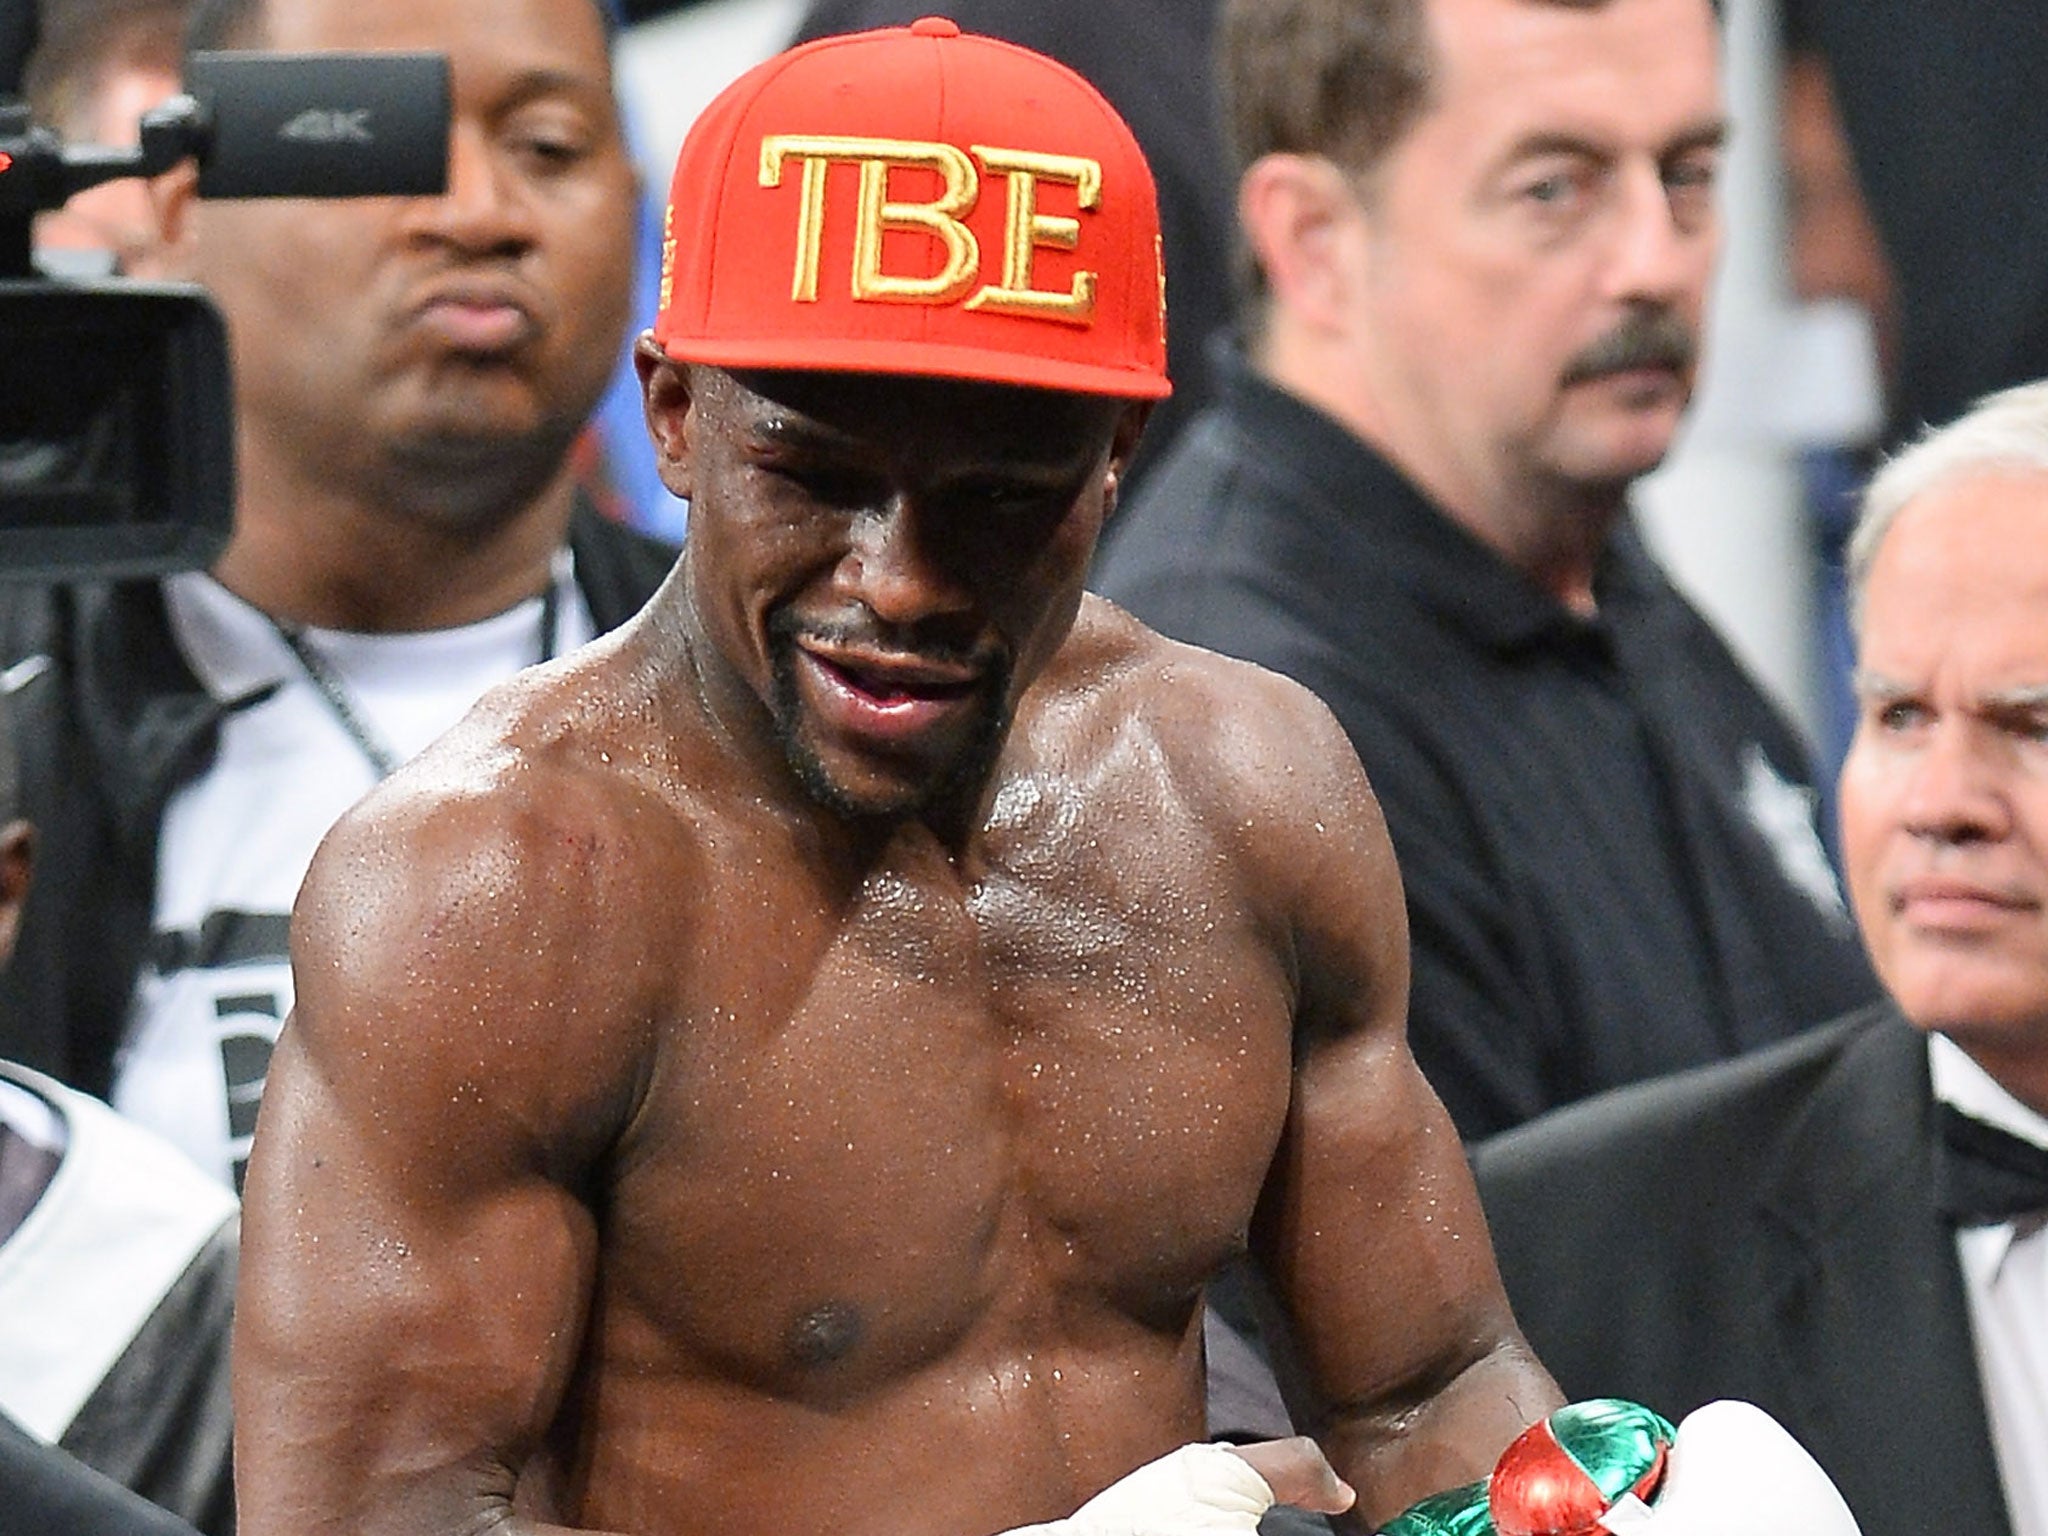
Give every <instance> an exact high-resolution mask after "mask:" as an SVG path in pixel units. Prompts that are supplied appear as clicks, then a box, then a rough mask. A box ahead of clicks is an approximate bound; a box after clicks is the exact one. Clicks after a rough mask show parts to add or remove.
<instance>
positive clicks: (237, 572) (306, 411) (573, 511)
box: [0, 0, 673, 1183]
mask: <svg viewBox="0 0 2048 1536" xmlns="http://www.w3.org/2000/svg"><path fill="white" fill-rule="evenodd" d="M187 42H188V45H189V46H191V47H193V48H195V49H196V48H206V49H215V48H264V49H273V50H277V51H286V52H289V51H308V50H325V49H352V50H382V49H430V50H439V51H443V52H446V53H447V54H448V55H449V57H450V62H451V66H452V75H453V93H454V94H453V111H454V117H453V125H452V128H451V141H450V149H449V155H450V160H449V182H448V188H447V191H446V193H445V195H443V196H439V197H417V198H373V199H361V200H336V201H309V200H297V201H277V202H258V201H251V202H204V201H201V200H200V199H199V198H198V197H197V196H196V173H195V172H194V171H193V170H192V169H191V168H190V167H186V168H185V169H183V170H180V171H176V172H173V173H171V174H169V175H167V176H165V177H162V178H159V179H158V180H157V181H156V182H154V183H152V198H153V200H154V202H155V205H156V211H157V215H158V226H159V234H160V238H161V240H162V242H163V251H162V255H163V261H164V264H165V267H166V268H167V269H168V270H169V271H170V272H171V273H173V274H174V275H177V276H182V277H186V278H190V279H192V280H195V281H197V282H199V283H202V284H203V285H205V286H206V287H207V288H208V289H209V290H210V291H211V292H212V294H213V296H214V298H215V300H216V301H217V302H218V304H219V305H220V307H221V309H222V311H223V312H224V314H225V315H226V317H227V321H228V328H229V333H230V340H231V347H232V352H233V359H234V365H235V398H236V409H237V423H236V455H237V478H238V492H237V505H236V513H235V526H234V531H233V535H232V537H231V539H230V540H229V543H228V545H227V547H226V549H225V551H224V552H223V553H222V555H221V556H220V558H219V560H218V561H217V562H216V563H215V565H214V567H213V569H212V570H211V571H210V572H205V573H201V572H187V573H181V574H178V575H174V576H170V577H168V578H163V579H160V580H146V581H125V582H103V583H80V584H73V585H66V586H59V587H50V588H42V589H36V588H20V589H4V590H0V660H4V661H5V662H7V663H9V664H12V665H13V666H15V667H16V668H17V669H18V670H17V672H16V676H17V678H21V677H24V676H27V675H30V674H37V673H40V675H37V676H35V677H34V680H33V681H32V682H29V683H27V685H26V686H25V687H24V688H23V689H22V691H21V694H20V700H19V708H20V718H21V727H22V749H23V755H24V758H25V764H24V769H25V771H24V794H25V810H26V813H27V814H28V815H29V816H30V817H31V818H32V819H33V820H35V822H36V823H37V824H38V826H39V827H40V829H41V836H42V839H43V841H42V844H41V859H42V864H43V868H44V870H45V871H46V878H45V879H43V880H41V881H39V882H38V884H37V886H36V888H35V890H34V892H33V893H32V894H31V897H30V901H29V907H28V910H27V913H26V915H25V918H24V922H23V929H22V934H21V946H20V950H19V952H18V954H17V957H16V961H15V964H14V966H13V968H12V970H11V971H10V972H9V974H8V976H7V977H6V979H5V982H4V984H0V985H4V987H5V989H6V992H7V994H8V995H7V996H6V997H5V998H4V999H0V1003H4V1008H0V1013H4V1016H5V1018H6V1024H5V1026H4V1028H0V1055H6V1056H9V1057H12V1058H14V1059H17V1060H20V1061H22V1062H24V1063H26V1064H27V1065H29V1066H31V1067H35V1068H38V1069H40V1070H42V1071H44V1072H46V1073H48V1074H49V1075H50V1076H53V1077H56V1078H58V1079H59V1080H61V1081H63V1082H66V1083H69V1084H71V1085H73V1086H76V1087H79V1088H83V1089H85V1090H87V1091H89V1092H94V1093H99V1094H103V1095H110V1096H111V1098H112V1100H113V1102H114V1104H115V1106H116V1107H117V1108H119V1109H121V1110H122V1111H123V1112H124V1113H127V1114H129V1115H130V1116H132V1117H133V1118H135V1119H138V1120H140V1121H142V1122H143V1123H145V1124H148V1125H151V1126H153V1127H154V1128H155V1129H157V1130H159V1131H160V1132H162V1133H164V1134H165V1135H167V1136H168V1137H169V1138H170V1139H171V1140H172V1141H173V1142H175V1143H177V1144H179V1145H180V1146H182V1147H183V1148H184V1149H185V1150H186V1151H187V1152H188V1153H190V1154H191V1155H192V1156H193V1157H194V1158H195V1159H196V1160H197V1161H199V1163H200V1164H201V1166H202V1167H205V1168H207V1169H209V1170H210V1171H211V1172H213V1173H214V1174H215V1175H216V1176H218V1177H220V1178H222V1179H223V1180H226V1181H230V1182H235V1183H238V1182H239V1178H240V1170H241V1163H242V1159H243V1158H244V1157H245V1156H246V1153H247V1149H248V1140H249V1135H250V1132H251V1131H252V1129H253V1123H254V1113H255V1104H256V1097H257V1094H258V1091H259V1090H260V1088H261V1084H262V1080H263V1076H264V1072H265V1069H266V1066H267V1062H268V1057H269V1050H270V1044H271V1042H272V1040H273V1039H274V1038H275V1036H276V1032H277V1029H278V1026H279V1025H280V1023H281V1022H282V1020H283V1017H284V1015H285V1013H286V1011H287V1010H288V1008H289V1007H290V1003H291V977H290V971H289V967H288V964H287V959H286V947H285V933H286V926H287V918H288V914H289V912H290V908H291V901H292V897H293V896H294V894H295V893H296V890H297V887H298V883H299V880H300V878H301V876H302V875H303V873H304V870H305V867H306V864H307V861H308V860H309V858H310V857H311V854H312V851H313V849H314V847H315V845H316V844H317V843H318V841H319V839H320V837H321V836H322V835H323V834H324V833H325V831H326V829H327V828H328V826H329V825H330V824H331V823H332V822H333V820H334V819H335V818H336V817H337V816H338V815H339V814H340V813H341V812H342V811H343V810H344V809H346V808H347V807H348V806H349V805H350V804H351V803H353V801H354V800H355V799H357V798H358V797H359V796H360V795H361V794H363V793H364V792H365V791H366V790H368V789H369V788H370V787H371V786H372V785H373V784H374V783H375V782H377V780H378V779H379V778H381V777H383V776H384V775H385V774H386V773H388V772H390V771H391V770H392V769H393V768H394V767H395V766H396V765H398V764H399V763H401V762H403V761H404V760H405V759H406V758H408V757H410V756H411V755H412V754H413V753H415V752H417V751H418V750H419V749H420V748H421V747H423V746H424V745H425V744H426V743H427V741H428V740H430V739H431V738H432V737H434V736H436V735H438V734H439V733H440V732H441V731H442V730H443V729H445V728H446V727H447V726H448V725H450V724H452V723H453V722H454V720H455V719H456V718H457V717H459V716H460V715H461V714H462V713H463V712H464V710H465V709H466V708H467V707H468V705H469V704H470V703H471V702H472V701H474V699H475V698H476V697H477V696H478V695H479V694H480V693H481V692H482V691H483V690H484V689H485V688H486V687H487V686H489V685H490V684H492V683H494V682H496V681H498V680H500V679H502V678H503V677H505V676H507V675H509V674H510V673H512V672H513V671H515V670H517V669H519V668H521V667H524V666H526V665H529V664H531V663H533V662H535V661H539V660H542V659H544V658H548V657H552V656H556V655H560V654H561V653H563V652H565V651H567V650H569V649H570V648H572V647H573V646H575V645H577V644H579V643H581V642H582V641H584V640H585V639H588V638H589V637H591V636H592V635H593V634H595V633H597V632H599V631H602V630H605V629H608V628H610V627H612V626H613V625H615V624H617V623H619V622H620V621H622V620H623V619H625V618H626V617H628V616H629V615H630V614H631V613H632V612H633V611H634V610H635V609H636V608H637V607H638V606H639V605H640V603H641V601H642V600H643V599H644V598H645V597H646V596H647V594H648V593H649V592H651V591H652V590H653V588H654V586H655V585H657V584H658V582H659V580H660V578H661V577H662V576H663V575H664V574H665V573H666V571H667V569H668V566H669V564H670V563H671V560H672V558H673V552H672V551H671V550H669V549H668V548H666V547H665V546H661V545H657V544H654V543H652V542H650V541H647V540H644V539H641V538H639V537H637V536H635V535H632V534H630V533H628V532H626V531H625V530H623V529H620V528H618V527H617V526H615V525H611V524H607V523H605V522H603V520H602V519H600V518H599V517H598V516H597V515H596V514H595V512H594V511H593V510H592V509H591V508H590V507H588V505H586V504H585V503H584V502H583V501H582V499H581V498H580V497H579V495H578V493H577V491H576V488H575V484H574V481H573V478H572V471H571V468H570V464H569V451H570V448H571V445H572V443H573V442H574V440H575V438H576V436H577V434H578V431H579V429H580V428H581V427H582V425H583V423H584V420H585V418H586V416H587V415H588V414H589V412H590V409H591V406H592V404H593V402H594V401H595V400H596V399H597V397H598V394H599V392H600V390H601V389H602V388H603V386H604V383H605V380H606V377H607V375H608V373H609V371H610V369H611V366H612V363H613V360H614V359H615V358H616V357H617V355H618V349H619V346H620V343H621V341H622V338H623V333H624V327H625V325H626V322H627V318H628V307H629V274H630V270H631V259H630V258H631V249H630V239H631V232H632V217H633V200H634V197H635V195H636V189H635V185H634V180H633V173H632V170H631V168H630V165H629V162H628V159H627V155H626V151H625V148H624V145H623V144H622V142H621V136H620V131H619V123H618V118H617V113H616V108H615V104H614V101H613V97H612V90H611V70H610V60H609V36H608V27H607V23H606V20H605V18H604V16H603V14H602V11H601V8H600V5H599V3H598V0H513V3H507V0H200V3H199V4H198V5H197V6H196V7H195V9H194V14H193V16H192V18H191V23H190V26H189V28H188V32H187Z"/></svg>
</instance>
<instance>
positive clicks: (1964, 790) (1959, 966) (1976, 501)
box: [1841, 471, 2048, 1081]
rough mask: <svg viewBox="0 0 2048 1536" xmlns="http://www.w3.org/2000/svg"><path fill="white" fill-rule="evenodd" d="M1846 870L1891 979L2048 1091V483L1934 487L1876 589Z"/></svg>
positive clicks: (1896, 529)
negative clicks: (2025, 1069) (2018, 1061)
mask: <svg viewBox="0 0 2048 1536" xmlns="http://www.w3.org/2000/svg"><path fill="white" fill-rule="evenodd" d="M1857 684H1858V691H1859V695H1860V711H1859V716H1858V722H1857V729H1856V735H1855V739H1854V741H1853V743H1852V744H1851V746H1850V749H1849V755H1848V759H1847V761H1846V762H1845V763H1844V765H1843V770H1842V785H1841V804H1842V833H1843V853H1844V861H1845V863H1846V865H1847V869H1848V875H1849V889H1850V894H1851V896H1852V898H1853V899H1854V901H1855V905H1856V916H1857V920H1858V922H1859V923H1860V924H1861V926H1862V929H1863V933H1864V937H1865V940H1866V942H1867V943H1868V945H1869V947H1870V952H1871V957H1872V959H1873V960H1874V961H1875V962H1876V965H1877V969H1878V974H1879V975H1880V976H1881V977H1882V978H1883V980H1884V983H1885V986H1886V987H1887V988H1888V989H1889V990H1890V991H1891V993H1892V994H1893V996H1894V997H1896V998H1897V999H1898V1001H1899V1004H1900V1006H1901V1007H1902V1008H1903V1009H1904V1010H1905V1012H1906V1014H1907V1016H1908V1017H1909V1018H1911V1019H1912V1020H1913V1021H1914V1022H1915V1023H1916V1024H1919V1025H1920V1026H1922V1027H1923V1028H1934V1029H1941V1030H1944V1031H1946V1032H1948V1033H1949V1034H1951V1035H1953V1036H1955V1037H1956V1039H1957V1040H1958V1041H1959V1042H1960V1043H1962V1044H1963V1045H1964V1046H1965V1047H1966V1048H1968V1049H1969V1050H1970V1051H1971V1052H1972V1054H1973V1055H1976V1056H1977V1057H1978V1059H1979V1060H1980V1061H1983V1062H1984V1064H1985V1065H1986V1067H1987V1068H1989V1069H1991V1070H1992V1071H1993V1073H1994V1075H1998V1076H2000V1077H2001V1078H2005V1079H2007V1080H2009V1081H2010V1080H2012V1079H2011V1078H2009V1077H2008V1074H2007V1073H2005V1072H2002V1071H2000V1070H1999V1067H1998V1066H1996V1065H1994V1060H1993V1058H1997V1057H2014V1056H2025V1057H2029V1058H2031V1059H2032V1060H2033V1061H2035V1062H2036V1063H2037V1064H2038V1065H2037V1066H2036V1067H2035V1073H2036V1080H2040V1081H2048V473H2042V472H2038V471H2036V472H2030V473H2019V472H2009V473H2000V474H1983V473H1978V474H1974V475H1971V476H1969V477H1967V478H1963V479H1959V480H1956V481H1953V482H1950V483H1948V484H1946V485H1939V486H1937V487H1935V488H1934V489H1932V490H1930V491H1927V492H1925V493H1923V494H1922V495H1921V496H1920V497H1918V498H1916V499H1915V500H1914V501H1913V502H1912V503H1910V504H1909V505H1908V506H1907V507H1906V509H1905V510H1904V511H1903V512H1901V513H1900V514H1899V517H1898V520H1897V521H1896V522H1895V523H1894V524H1893V526H1892V528H1891V529H1890V531H1889V532H1888V533H1887V534H1886V536H1885V539H1884V542H1883V543H1882V544H1881V545H1880V546H1879V549H1878V553H1877V557H1876V559H1875V560H1874V562H1873V563H1872V565H1871V568H1870V573H1869V578H1868V582H1867V585H1866V587H1865V590H1864V601H1863V621H1862V640H1861V648H1860V656H1859V665H1858V677H1857Z"/></svg>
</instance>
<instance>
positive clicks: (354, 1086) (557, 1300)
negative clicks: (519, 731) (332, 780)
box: [235, 772, 644, 1536]
mask: <svg viewBox="0 0 2048 1536" xmlns="http://www.w3.org/2000/svg"><path fill="white" fill-rule="evenodd" d="M485 777H486V778H487V779H488V778H489V777H490V776H489V775H486V776H485ZM514 777H515V778H516V775H514ZM558 777H559V776H558ZM545 788H547V789H548V791H549V792H548V793H547V794H544V795H543V794H537V793H536V792H535V790H536V786H534V785H532V784H531V783H525V784H520V783H513V784H511V785H509V786H507V785H505V784H503V783H500V782H497V781H496V780H492V781H491V783H490V785H489V790H488V792H484V793H479V792H476V791H475V790H474V788H472V787H470V786H467V785H465V786H463V787H462V788H460V789H458V790H454V791H449V790H446V789H444V788H440V787H428V786H425V785H423V784H422V783H421V782H420V781H419V776H418V775H417V774H416V773H411V772H409V773H408V774H407V775H402V776H401V777H400V778H398V779H395V780H393V781H392V783H391V784H390V785H387V786H386V787H385V789H384V790H383V791H380V793H379V794H378V795H377V796H374V797H373V798H372V799H371V800H370V801H368V802H366V804H365V806H364V807H363V808H360V809H359V810H358V811H357V812H356V813H354V814H353V815H352V816H351V817H349V818H348V819H346V820H345V821H344V822H343V823H342V824H341V825H340V826H339V827H338V828H337V829H336V830H335V832H334V833H333V834H332V835H331V836H330V838H329V840H328V842H327V844H326V845H325V846H324V847H323V849H322V851H321V853H320V855H319V857H318V858H317V859H316V861H315V863H314V866H313V868H312V871H311V872H310V874H309V875H308V878H307V881H306V885H305V887H304V890H303V892H302V894H301V898H300V902H299V906H298V910H297V913H296V915H295V921H294V934H293V961H294V967H295V973H296V977H297V985H298V1004H297V1008H296V1010H295V1014H294V1017H293V1019H292V1021H291V1023H290V1024H289V1026H288V1027H287V1028H286V1030H285V1032H284V1035H283V1038H282V1039H281V1040H280V1042H279V1047H278V1050H277V1054H276V1056H275V1059H274V1060H273V1062H272V1065H271V1069H270V1078H269V1082H268V1085H267V1088H266V1090H265V1096H264V1103H263V1109H262V1116H261V1121H260V1125H259V1130H258V1134H257V1138H256V1147H255V1152H254V1155H253V1157H252V1160H251V1165H250V1172H249V1181H248V1188H247V1192H246V1208H245V1217H244V1227H243V1264H242V1277H241V1291H240V1296H239V1301H238V1310H237V1320H236V1335H235V1407H236V1417H237V1424H236V1446H235V1454H236V1461H237V1482H238V1494H239V1499H240V1528H241V1530H242V1531H243V1532H244V1533H245V1536H272V1533H290V1536H305V1533H308V1532H317V1531H328V1530H332V1531H348V1532H351V1533H377V1532H399V1531H404V1532H427V1531H433V1532H457V1531H476V1530H482V1529H485V1528H492V1529H500V1530H505V1531H520V1532H540V1531H543V1530H551V1529H555V1528H554V1527H546V1526H541V1525H538V1524H528V1523H526V1522H525V1521H523V1520H510V1519H508V1516H509V1514H510V1512H511V1511H512V1509H513V1500H514V1494H515V1491H517V1490H518V1487H519V1482H520V1475H521V1471H522V1468H523V1467H524V1466H525V1465H526V1463H527V1462H528V1460H529V1458H531V1457H532V1456H533V1455H534V1453H535V1451H536V1449H537V1448H538V1447H539V1446H540V1445H541V1444H542V1442H543V1438H544V1436H545V1435H546V1433H547V1432H548V1430H549V1428H550V1426H551V1424H552V1423H553V1421H554V1418H555V1416H556V1413H557V1410H558V1408H559V1407H560V1405H561V1402H562V1399H563V1394H564V1392H565V1389H566V1386H567V1383H568V1381H569V1377H570V1372H571V1369H572V1366H573V1363H574V1362H575V1360H576V1358H577V1355H578V1351H579V1349H580V1347H581V1346H582V1343H583V1333H584V1325H585V1312H586V1309H587V1307H588V1304H589V1299H590V1295H591V1289H592V1283H593V1276H594V1274H595V1264H596V1252H597V1231H596V1223H595V1220H594V1218H593V1216H592V1213H591V1210H590V1209H589V1207H588V1205H587V1204H586V1203H585V1198H584V1194H583V1183H584V1178H585V1176H586V1174H587V1173H588V1171H589V1169H590V1168H591V1166H592V1164H593V1162H594V1160H595V1159H596V1158H597V1157H598V1156H599V1155H600V1154H601V1153H602V1151H603V1150H604V1148H605V1145H606V1144H607V1141H608V1139H609V1138H611V1137H613V1136H615V1135H616V1134H617V1131H618V1128H619V1127H620V1126H621V1125H622V1124H623V1123H624V1122H625V1121H626V1120H627V1118H628V1117H629V1116H630V1114H631V1110H632V1104H633V1102H634V1100H635V1097H636V1095H637V1092H638V1080H637V1077H636V1074H637V1072H638V1071H639V1070H640V1069H641V1063H642V1061H643V1056H644V1051H643V1046H642V1042H641V1041H640V1040H639V1039H638V1038H637V1036H636V1030H637V1027H638V1024H639V1020H638V1019H637V1018H636V1017H635V1013H634V1002H635V1000H634V999H632V998H630V997H628V996H625V995H623V994H622V993H620V992H619V990H618V987H619V984H618V983H617V982H616V981H613V980H607V978H608V977H616V976H619V975H625V974H630V973H631V967H626V968H625V969H624V970H620V969H617V967H618V966H619V963H620V957H618V956H617V955H614V954H611V953H608V952H607V949H606V941H605V940H604V939H603V938H602V936H601V931H592V925H589V924H586V923H584V922H582V921H581V915H582V914H583V913H586V912H589V911H591V910H593V909H594V908H595V907H596V905H597V903H599V902H601V901H602V900H603V899H604V897H605V895H606V894H607V889H608V881H609V878H610V877H609V873H608V869H609V867H610V865H611V863H612V861H613V860H615V859H616V858H617V851H616V849H615V848H613V847H612V846H610V845H609V843H608V839H607V837H606V835H605V832H604V828H603V823H602V819H601V818H591V819H586V818H584V817H582V816H581V815H580V810H581V809H582V808H580V807H579V806H578V804H577V795H576V793H575V792H574V789H573V787H565V786H561V785H548V786H545ZM543 806H545V807H547V809H546V810H545V811H543V810H542V807H543ZM593 820H594V822H595V824H594V825H593V824H592V822H593ZM571 831H575V832H580V833H581V834H582V836H581V837H580V838H579V837H575V836H569V835H565V834H567V833H569V832H571ZM612 894H614V895H615V894H616V893H615V892H614V893H612ZM524 1502H525V1501H523V1500H522V1504H523V1503H524Z"/></svg>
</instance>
